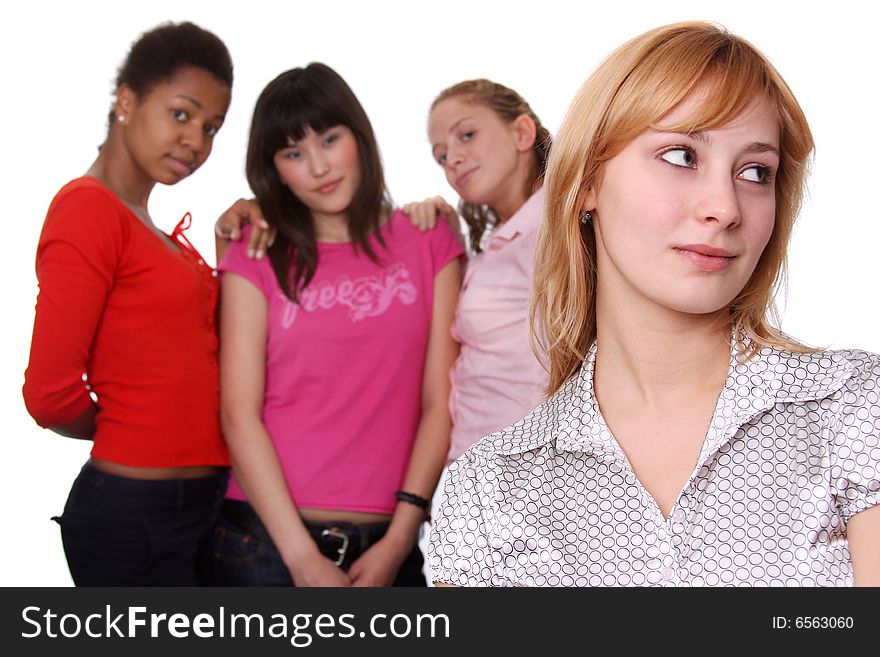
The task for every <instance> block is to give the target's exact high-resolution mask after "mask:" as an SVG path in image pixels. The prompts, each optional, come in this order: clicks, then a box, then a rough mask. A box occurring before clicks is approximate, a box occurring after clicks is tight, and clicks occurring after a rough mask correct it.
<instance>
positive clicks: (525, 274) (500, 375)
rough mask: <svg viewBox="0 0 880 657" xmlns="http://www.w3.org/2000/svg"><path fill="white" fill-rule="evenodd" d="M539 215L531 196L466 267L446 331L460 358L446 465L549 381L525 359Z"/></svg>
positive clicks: (522, 409) (527, 404)
mask: <svg viewBox="0 0 880 657" xmlns="http://www.w3.org/2000/svg"><path fill="white" fill-rule="evenodd" d="M543 209H544V192H543V190H538V191H537V192H535V193H534V194H533V195H532V196H531V198H529V200H528V201H526V202H525V204H523V206H522V207H521V208H520V209H519V210H518V211H517V212H516V213H515V214H514V215H513V216H512V217H511V218H510V219H508V220H507V221H506V222H505V223H503V224H501V225H500V226H498V227H497V228H496V229H495V230H494V231H493V232H492V235H491V236H490V237H489V239H488V241H487V242H486V245H485V247H484V249H483V252H482V253H479V254H478V255H476V256H475V257H473V258H471V260H470V262H469V263H468V267H467V271H466V272H465V276H464V282H463V283H462V287H461V296H460V297H459V299H458V308H457V310H456V314H455V322H454V324H453V326H452V334H453V336H454V337H455V339H456V340H457V341H458V342H459V343H461V353H460V355H459V357H458V360H457V361H456V362H455V366H454V367H453V369H452V393H451V394H450V396H449V408H450V411H451V413H452V422H453V427H452V441H451V445H450V450H449V458H448V461H449V462H452V461H453V460H455V459H456V458H458V456H459V455H461V454H462V453H463V452H464V451H465V450H466V449H467V448H468V447H470V446H471V445H473V444H474V443H475V442H477V441H478V440H479V439H480V438H482V437H483V436H487V435H489V434H490V433H493V432H495V431H498V430H499V429H503V428H504V427H506V426H508V425H510V424H512V423H513V422H515V421H516V420H519V419H520V418H521V417H523V416H524V415H526V414H528V413H529V411H531V410H532V409H533V408H534V407H535V406H537V405H538V403H540V402H541V400H542V399H543V396H544V390H545V389H546V387H547V383H548V374H547V372H546V371H545V370H544V368H543V367H542V366H541V364H540V362H539V361H538V360H537V358H535V355H534V354H533V353H532V348H531V345H530V343H529V326H528V306H529V296H530V294H531V289H532V275H533V272H534V263H533V260H534V253H535V242H536V239H537V233H538V227H539V226H540V223H541V216H542V214H543Z"/></svg>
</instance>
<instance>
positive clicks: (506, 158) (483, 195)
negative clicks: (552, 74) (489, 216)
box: [428, 96, 522, 207]
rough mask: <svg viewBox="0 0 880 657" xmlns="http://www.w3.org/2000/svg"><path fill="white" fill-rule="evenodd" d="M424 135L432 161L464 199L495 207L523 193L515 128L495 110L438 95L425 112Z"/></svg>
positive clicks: (458, 98) (457, 98)
mask: <svg viewBox="0 0 880 657" xmlns="http://www.w3.org/2000/svg"><path fill="white" fill-rule="evenodd" d="M428 138H429V139H430V141H431V154H432V155H433V157H434V160H435V161H436V162H437V163H438V164H439V165H440V166H441V167H442V168H443V173H444V174H446V180H447V181H448V182H449V185H450V186H451V187H452V188H453V189H454V190H455V191H456V192H457V193H458V195H459V196H461V198H463V199H464V200H465V201H467V202H469V203H475V204H486V205H489V206H492V207H495V206H497V205H502V204H505V201H506V199H507V197H508V196H509V195H511V194H521V193H522V192H521V187H522V184H521V182H520V180H519V176H517V175H516V172H517V162H518V158H519V157H520V150H521V149H520V148H518V140H517V132H516V129H515V127H514V125H513V124H508V123H505V122H504V121H503V120H502V119H501V117H500V116H498V114H497V113H496V112H495V111H494V110H491V109H489V108H488V107H486V106H485V105H481V104H480V103H469V102H466V101H465V100H464V99H463V98H461V97H458V96H453V97H452V98H447V99H445V100H442V101H440V102H439V103H437V105H436V106H435V107H434V109H433V110H431V115H430V116H429V117H428Z"/></svg>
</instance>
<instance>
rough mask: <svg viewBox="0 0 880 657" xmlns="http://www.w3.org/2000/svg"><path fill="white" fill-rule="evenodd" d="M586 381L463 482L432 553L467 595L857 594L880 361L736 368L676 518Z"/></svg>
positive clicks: (589, 368)
mask: <svg viewBox="0 0 880 657" xmlns="http://www.w3.org/2000/svg"><path fill="white" fill-rule="evenodd" d="M595 355H596V352H595V346H594V347H593V349H592V350H591V352H590V354H589V357H588V359H587V361H586V363H585V364H584V365H583V366H582V367H581V370H580V372H579V373H578V374H577V375H575V376H573V377H572V378H571V379H570V380H569V381H568V382H567V383H566V384H565V385H564V386H563V387H562V388H561V389H560V390H559V391H558V392H557V393H556V394H554V395H553V396H551V397H550V398H549V399H548V400H547V401H545V402H544V403H543V404H541V405H540V406H539V407H538V408H536V409H535V410H534V411H533V412H532V413H530V414H529V415H527V416H526V417H525V418H523V419H522V420H520V421H519V422H517V423H516V424H514V425H512V426H510V427H508V428H507V429H503V430H502V431H499V432H497V433H494V434H492V435H490V436H487V437H486V438H484V439H482V440H481V441H480V442H478V443H477V444H476V445H474V446H473V447H472V448H471V449H469V450H468V451H467V452H465V454H463V455H462V456H461V457H460V458H459V459H457V460H456V461H455V462H454V463H453V464H452V465H451V466H450V468H449V475H448V477H447V479H446V481H445V485H444V487H443V493H444V499H443V502H442V505H441V508H440V511H439V513H438V514H437V516H436V518H435V519H434V525H433V529H432V534H431V542H430V548H429V566H430V575H431V578H432V580H433V581H435V582H446V583H449V584H455V585H459V586H725V585H727V586H748V585H756V586H758V585H764V586H838V585H851V584H852V581H853V572H852V562H851V559H850V553H849V547H848V544H847V540H846V523H847V521H848V520H849V518H851V517H852V516H853V515H855V514H856V513H858V512H860V511H863V510H865V509H868V508H870V507H872V506H874V505H876V504H880V356H877V355H876V354H871V353H866V352H863V351H856V350H850V351H824V352H818V353H813V354H796V353H790V352H787V351H780V350H776V349H770V348H765V349H762V350H761V351H760V352H759V353H758V355H757V356H755V357H754V358H752V359H751V360H749V361H747V362H742V360H743V359H742V358H740V357H738V356H736V355H733V356H732V358H731V368H730V372H729V374H728V377H727V381H726V383H725V385H724V388H723V389H722V391H721V394H720V396H719V398H718V402H717V404H716V407H715V411H714V414H713V417H712V422H711V424H710V426H709V430H708V433H707V435H706V438H705V441H704V444H703V447H702V450H701V452H700V456H699V459H698V461H697V464H696V467H695V468H694V470H693V473H692V474H691V476H690V478H689V480H688V481H687V483H686V484H685V486H684V488H683V489H682V491H681V492H680V493H679V496H678V498H677V500H676V502H675V505H674V506H673V509H672V513H671V514H670V516H669V517H668V518H665V517H663V515H662V514H661V512H660V509H659V508H658V506H657V504H656V502H655V501H654V499H653V498H652V497H651V495H650V494H649V493H648V492H647V491H646V490H645V488H644V487H643V486H642V485H641V484H640V483H639V481H638V479H637V478H636V476H635V474H634V472H633V470H632V468H631V466H630V465H629V462H628V461H627V458H626V456H625V455H624V453H623V451H622V450H621V448H620V446H619V445H618V444H617V441H616V440H615V439H614V437H613V436H612V435H611V432H610V431H609V430H608V427H607V426H606V425H605V421H604V420H603V419H602V415H601V413H600V412H599V406H598V404H597V402H596V398H595V396H594V395H593V364H594V362H595Z"/></svg>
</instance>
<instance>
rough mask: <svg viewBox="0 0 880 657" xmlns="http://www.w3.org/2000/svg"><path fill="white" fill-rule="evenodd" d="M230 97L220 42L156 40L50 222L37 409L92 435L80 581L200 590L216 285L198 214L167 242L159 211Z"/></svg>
mask: <svg viewBox="0 0 880 657" xmlns="http://www.w3.org/2000/svg"><path fill="white" fill-rule="evenodd" d="M231 89H232V61H231V59H230V57H229V52H228V51H227V49H226V46H225V45H224V44H223V42H222V41H220V39H218V38H217V37H216V36H215V35H213V34H212V33H210V32H207V31H205V30H203V29H201V28H199V27H197V26H196V25H193V24H192V23H180V24H165V25H162V26H159V27H157V28H156V29H154V30H152V31H150V32H147V33H145V34H144V35H142V36H141V37H140V39H139V40H138V41H137V42H135V43H134V45H133V46H132V48H131V51H130V52H129V54H128V57H127V59H126V60H125V62H124V64H123V65H122V67H121V69H120V71H119V75H118V78H117V80H116V100H115V102H114V104H113V108H112V110H111V112H110V125H109V128H108V134H107V139H106V141H105V142H104V144H103V145H102V146H101V148H100V153H99V154H98V158H97V159H96V160H95V162H94V163H93V164H92V166H91V168H89V170H88V171H87V172H86V175H85V176H83V177H81V178H77V179H76V180H73V181H72V182H70V183H68V184H67V185H65V186H64V187H63V188H62V189H61V191H59V192H58V194H57V195H56V196H55V199H54V200H53V201H52V204H51V206H50V207H49V211H48V214H47V216H46V220H45V224H44V226H43V231H42V234H41V236H40V242H39V246H38V250H37V277H38V279H39V284H40V294H39V297H38V298H37V309H36V318H35V321H34V333H33V340H32V343H31V354H30V362H29V364H28V369H27V372H26V374H25V385H24V399H25V403H26V405H27V408H28V411H29V412H30V414H31V415H32V416H33V417H34V419H35V420H36V421H37V423H38V424H40V425H41V426H43V427H47V428H49V429H51V430H53V431H55V432H57V433H60V434H62V435H64V436H70V437H73V438H82V439H86V440H92V441H93V447H92V451H91V458H90V459H89V462H88V463H87V464H86V465H85V467H83V469H82V472H81V473H80V475H79V476H78V477H77V479H76V481H75V482H74V484H73V487H72V489H71V491H70V496H69V498H68V500H67V504H66V506H65V508H64V514H63V515H62V516H61V518H59V519H58V521H59V523H60V524H61V535H62V540H63V542H64V550H65V553H66V555H67V561H68V564H69V566H70V571H71V574H72V576H73V580H74V582H75V583H76V584H77V585H87V586H96V585H129V586H134V585H163V586H165V585H175V586H182V585H194V584H196V583H198V582H199V581H200V579H199V578H200V574H199V572H198V570H199V569H198V566H199V554H200V551H201V548H202V547H203V546H204V545H205V543H206V539H207V538H208V537H209V536H210V529H211V527H212V525H213V523H214V520H215V518H216V514H217V510H218V507H219V503H220V500H221V499H222V491H223V489H224V486H225V481H226V466H227V465H228V463H229V461H228V456H227V453H226V449H225V446H224V444H223V440H222V438H221V435H220V425H219V419H218V391H217V389H218V373H217V360H216V358H217V337H216V334H215V325H214V317H215V306H216V299H217V281H216V279H215V277H214V275H213V271H212V270H211V268H210V267H209V266H208V265H207V264H205V261H204V260H203V259H202V258H201V257H200V256H199V254H198V253H197V252H196V251H195V249H194V248H193V247H192V245H191V244H190V243H189V242H188V240H187V239H186V238H185V237H184V236H183V234H182V232H183V230H184V229H185V228H186V227H187V226H188V221H189V215H186V216H185V217H184V219H183V220H182V221H181V222H180V223H179V224H178V225H177V227H176V228H175V229H174V231H173V233H172V234H171V235H167V234H165V233H163V232H161V231H160V230H159V229H158V228H157V227H156V226H155V225H154V223H153V221H152V218H151V217H150V214H149V212H148V210H147V202H148V200H149V197H150V193H151V191H152V190H153V188H154V187H155V185H156V183H163V184H166V185H173V184H175V183H177V182H179V181H180V180H182V179H183V178H185V177H187V176H189V175H190V174H192V173H193V172H194V171H196V169H198V168H199V167H200V166H201V165H202V164H203V163H204V162H205V160H206V159H207V157H208V155H209V154H210V153H211V147H212V145H213V141H214V137H215V135H216V134H217V131H218V130H219V129H220V127H221V126H222V125H223V120H224V117H225V115H226V111H227V109H228V107H229V101H230V94H231ZM182 400H186V401H185V403H182Z"/></svg>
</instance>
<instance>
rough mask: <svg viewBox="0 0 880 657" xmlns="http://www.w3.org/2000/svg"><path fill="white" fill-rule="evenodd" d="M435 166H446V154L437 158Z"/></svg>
mask: <svg viewBox="0 0 880 657" xmlns="http://www.w3.org/2000/svg"><path fill="white" fill-rule="evenodd" d="M437 164H439V165H440V166H441V167H442V166H443V165H444V164H446V154H445V153H444V154H443V155H441V156H440V157H438V158H437Z"/></svg>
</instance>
